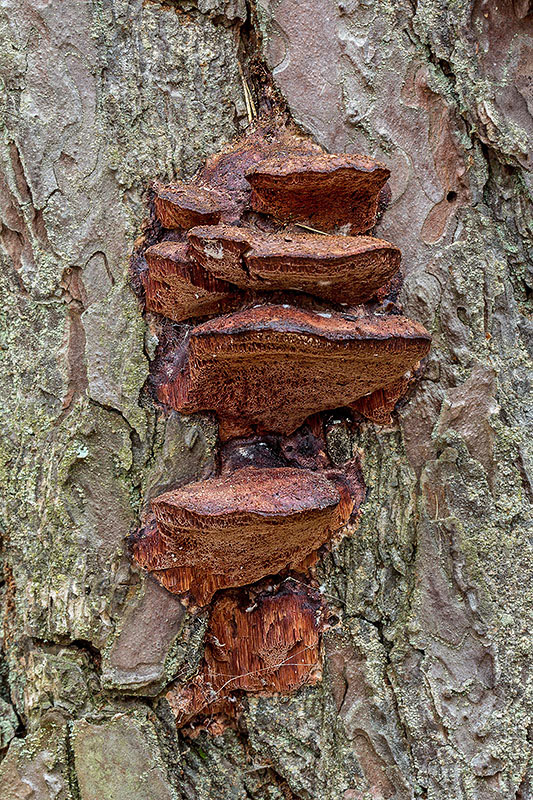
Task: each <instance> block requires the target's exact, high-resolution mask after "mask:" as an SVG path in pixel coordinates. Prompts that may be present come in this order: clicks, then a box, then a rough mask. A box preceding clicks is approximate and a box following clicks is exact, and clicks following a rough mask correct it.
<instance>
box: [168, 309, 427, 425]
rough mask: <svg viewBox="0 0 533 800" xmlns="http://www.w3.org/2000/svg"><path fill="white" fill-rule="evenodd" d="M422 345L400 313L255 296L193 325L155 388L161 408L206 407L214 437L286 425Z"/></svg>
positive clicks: (349, 394) (403, 368) (404, 367)
mask: <svg viewBox="0 0 533 800" xmlns="http://www.w3.org/2000/svg"><path fill="white" fill-rule="evenodd" d="M429 346H430V336H429V334H428V333H427V331H426V330H425V329H424V328H423V327H422V325H419V324H418V323H416V322H413V321H412V320H409V319H406V318H405V317H400V316H392V315H390V316H385V315H384V316H377V315H376V316H374V315H367V316H361V317H352V316H349V315H345V314H339V313H336V312H329V313H322V312H313V311H304V310H302V309H298V308H294V307H289V306H275V305H265V306H256V307H254V308H250V309H246V310H244V311H238V312H235V313H234V314H230V315H228V316H225V317H219V318H217V319H213V320H210V321H209V322H206V323H203V324H202V325H198V326H196V327H194V328H193V329H192V330H191V332H190V336H189V338H188V340H187V341H186V342H184V343H183V344H182V345H181V346H180V348H178V351H177V352H176V353H173V354H172V363H170V362H169V363H168V364H166V365H165V364H163V365H162V367H161V369H160V373H159V374H158V375H157V376H155V385H154V388H155V391H156V394H157V398H158V400H159V401H160V402H161V403H162V404H163V405H165V406H168V407H170V408H174V409H176V410H178V411H182V412H185V413H192V412H195V411H208V410H212V411H215V412H216V413H217V415H218V418H219V422H220V436H221V438H222V439H227V438H230V437H232V436H239V435H242V436H245V435H247V434H248V433H250V432H252V431H254V430H255V429H257V430H258V431H271V432H280V433H284V434H289V433H291V432H292V431H294V430H296V428H298V427H299V426H300V425H301V424H302V423H303V422H304V420H305V419H306V418H307V417H309V416H310V415H311V414H314V413H316V412H318V411H324V410H327V409H334V408H338V407H341V406H345V405H350V404H351V403H353V402H354V401H355V400H357V399H358V398H359V397H362V396H364V395H367V394H369V393H370V392H373V391H375V390H376V389H379V388H381V387H383V386H388V385H390V384H391V383H393V382H395V381H397V380H399V379H400V378H401V377H402V376H403V375H404V374H405V373H406V372H407V371H408V370H410V369H412V368H413V367H414V366H415V365H416V364H418V362H419V361H420V359H421V358H423V357H424V356H425V355H426V354H427V352H428V350H429Z"/></svg>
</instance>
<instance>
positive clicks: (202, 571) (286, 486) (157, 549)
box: [133, 467, 363, 605]
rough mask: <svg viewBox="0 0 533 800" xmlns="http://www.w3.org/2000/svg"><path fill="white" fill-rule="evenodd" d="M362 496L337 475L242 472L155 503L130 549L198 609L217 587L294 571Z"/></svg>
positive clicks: (338, 526) (281, 470)
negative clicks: (145, 526)
mask: <svg viewBox="0 0 533 800" xmlns="http://www.w3.org/2000/svg"><path fill="white" fill-rule="evenodd" d="M362 496H363V482H362V479H360V480H359V481H357V479H356V480H355V481H354V480H353V478H347V477H346V476H345V475H344V474H343V473H342V472H341V471H338V470H330V471H324V472H319V471H312V470H305V469H297V468H290V467H281V468H277V469H268V468H267V469H261V468H259V469H258V468H255V467H245V468H244V469H240V470H237V471H235V472H233V473H230V474H229V475H223V476H219V477H215V478H210V479H208V480H205V481H200V482H198V483H191V484H188V485H186V486H183V487H181V488H180V489H175V490H174V491H171V492H167V493H166V494H163V495H160V496H159V497H157V498H156V499H155V500H153V501H152V510H153V512H154V516H155V524H154V523H152V524H151V525H150V526H149V528H148V529H146V530H145V531H144V532H143V534H142V535H140V536H139V537H137V539H136V541H135V543H134V545H133V550H134V553H135V557H136V558H137V560H138V561H139V562H140V563H141V564H142V565H143V566H145V567H147V568H148V569H150V570H151V571H153V572H154V574H155V575H156V577H157V578H158V579H159V581H160V582H161V583H162V584H163V585H164V586H166V588H168V589H169V590H170V591H173V592H176V593H178V594H185V593H189V594H190V595H191V596H192V597H193V598H194V600H195V601H196V602H197V603H198V604H199V605H205V604H206V603H208V602H209V601H210V599H211V597H212V596H213V594H214V592H215V591H217V590H218V589H222V588H228V587H235V586H244V585H246V584H250V583H253V582H255V581H257V580H259V579H261V578H263V577H264V576H265V575H271V574H276V573H278V572H280V571H281V570H284V569H290V568H293V569H296V570H298V569H300V568H301V566H302V564H303V563H304V562H305V560H306V559H307V558H308V557H309V556H310V555H311V554H313V553H314V552H315V551H317V550H318V548H319V547H321V546H322V545H323V544H324V543H325V542H327V541H329V540H330V539H331V538H332V537H333V536H334V535H335V534H336V533H337V532H338V531H339V530H340V529H341V528H342V526H343V525H345V524H346V523H347V522H348V520H349V519H350V517H351V516H352V515H353V514H354V512H357V510H358V507H359V504H360V502H361V499H362Z"/></svg>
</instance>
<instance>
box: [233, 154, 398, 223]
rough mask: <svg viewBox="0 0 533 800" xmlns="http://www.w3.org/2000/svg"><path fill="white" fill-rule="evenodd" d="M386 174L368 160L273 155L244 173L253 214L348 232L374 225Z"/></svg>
mask: <svg viewBox="0 0 533 800" xmlns="http://www.w3.org/2000/svg"><path fill="white" fill-rule="evenodd" d="M389 175H390V171H389V169H388V168H387V167H386V166H385V165H384V164H380V163H379V161H374V160H373V159H372V158H366V157H365V156H359V155H346V154H341V155H331V154H329V153H319V154H311V153H309V154H305V155H294V156H289V157H286V156H285V157H283V156H279V155H275V156H271V157H270V158H265V159H264V160H263V161H260V162H259V163H258V164H255V165H254V166H253V167H251V168H250V169H249V170H248V171H247V173H246V177H247V179H248V180H249V182H250V184H251V187H252V198H251V204H252V208H253V210H254V211H259V212H262V213H264V214H270V215H272V216H274V217H276V218H278V219H281V220H289V221H298V222H307V223H309V224H310V225H312V226H313V227H316V228H319V229H323V230H328V231H331V230H333V229H335V228H343V229H344V231H345V232H346V233H350V234H356V233H364V232H365V231H367V230H369V229H370V228H372V227H373V226H374V224H375V221H376V214H377V210H378V200H379V193H380V191H381V189H382V188H383V186H384V185H385V183H386V181H387V179H388V177H389Z"/></svg>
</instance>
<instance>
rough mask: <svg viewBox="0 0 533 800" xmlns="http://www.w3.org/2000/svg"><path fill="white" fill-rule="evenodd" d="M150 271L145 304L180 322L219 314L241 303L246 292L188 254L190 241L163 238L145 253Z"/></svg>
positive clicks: (147, 275) (150, 308)
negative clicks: (186, 242) (219, 278)
mask: <svg viewBox="0 0 533 800" xmlns="http://www.w3.org/2000/svg"><path fill="white" fill-rule="evenodd" d="M144 256H145V258H146V262H147V264H148V271H147V273H145V277H144V278H143V283H144V288H145V296H146V308H147V310H148V311H154V312H156V313H158V314H163V315H164V316H165V317H168V318H169V319H172V320H175V321H176V322H180V321H182V320H185V319H189V318H194V317H196V318H198V317H206V316H212V315H213V314H219V313H221V312H222V311H228V310H231V309H232V308H238V307H239V306H242V304H243V302H244V296H243V294H242V292H240V291H239V290H238V289H237V288H236V287H235V286H233V285H231V284H230V283H228V282H227V281H222V280H218V279H217V278H215V277H214V276H213V275H212V274H211V273H209V272H207V271H206V270H205V269H204V268H203V267H202V266H200V264H197V263H196V262H194V261H192V260H191V259H190V258H189V257H188V254H187V245H186V244H182V243H181V242H172V241H164V242H159V243H158V244H155V245H152V247H149V248H148V249H147V250H146V251H145V254H144Z"/></svg>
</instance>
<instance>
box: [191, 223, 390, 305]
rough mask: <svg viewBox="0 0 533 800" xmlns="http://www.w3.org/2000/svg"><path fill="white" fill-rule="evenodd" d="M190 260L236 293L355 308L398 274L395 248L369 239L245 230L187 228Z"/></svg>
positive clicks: (234, 228) (234, 227)
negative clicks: (276, 293)
mask: <svg viewBox="0 0 533 800" xmlns="http://www.w3.org/2000/svg"><path fill="white" fill-rule="evenodd" d="M188 239H189V243H190V248H191V254H192V256H193V257H194V258H195V259H196V260H197V261H198V262H199V263H200V264H202V266H203V267H205V269H206V270H207V271H209V272H210V273H211V274H212V275H214V276H216V277H217V278H220V279H225V280H227V281H230V282H231V283H234V284H235V285H237V286H240V287H242V288H250V289H254V290H265V289H270V290H274V289H281V290H289V291H298V292H306V293H308V294H312V295H316V296H317V297H322V298H324V299H326V300H330V301H331V302H335V303H345V304H348V305H359V304H360V303H363V302H365V301H366V300H368V299H369V298H370V297H372V296H373V295H374V294H375V292H376V291H377V290H378V289H379V288H380V287H381V286H383V285H384V284H386V283H387V282H388V281H389V280H390V279H391V278H392V276H393V275H394V274H395V273H396V272H397V271H398V269H399V266H400V260H401V254H400V251H399V249H398V248H397V247H394V246H393V245H391V244H389V242H386V241H384V240H382V239H376V238H374V237H371V236H335V235H330V236H322V235H320V234H313V233H304V232H298V233H289V232H286V231H285V232H281V233H270V234H265V233H262V232H260V231H257V230H256V229H252V228H250V227H237V226H233V225H213V226H202V227H197V228H193V229H192V230H190V231H189V234H188Z"/></svg>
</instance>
